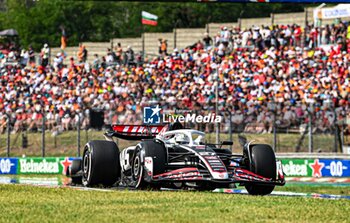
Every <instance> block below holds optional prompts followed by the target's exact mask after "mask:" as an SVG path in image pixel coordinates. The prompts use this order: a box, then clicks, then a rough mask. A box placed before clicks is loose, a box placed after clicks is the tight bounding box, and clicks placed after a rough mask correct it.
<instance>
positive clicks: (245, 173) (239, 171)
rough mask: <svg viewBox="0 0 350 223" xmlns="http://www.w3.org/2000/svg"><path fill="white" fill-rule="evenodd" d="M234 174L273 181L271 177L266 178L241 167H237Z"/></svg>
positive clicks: (240, 176)
mask: <svg viewBox="0 0 350 223" xmlns="http://www.w3.org/2000/svg"><path fill="white" fill-rule="evenodd" d="M234 176H235V177H239V178H245V179H251V180H260V181H272V179H271V178H266V177H263V176H260V175H257V174H255V173H252V172H250V171H248V170H245V169H241V168H236V170H235V172H234Z"/></svg>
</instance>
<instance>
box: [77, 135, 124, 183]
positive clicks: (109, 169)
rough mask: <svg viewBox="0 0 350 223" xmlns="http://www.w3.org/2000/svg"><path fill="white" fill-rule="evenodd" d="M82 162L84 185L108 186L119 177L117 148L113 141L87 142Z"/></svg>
mask: <svg viewBox="0 0 350 223" xmlns="http://www.w3.org/2000/svg"><path fill="white" fill-rule="evenodd" d="M82 162H83V163H82V171H83V178H82V182H83V185H84V186H95V185H103V186H105V187H109V186H112V185H113V184H114V183H115V182H116V181H117V180H118V179H119V178H120V169H121V168H120V163H119V149H118V147H117V145H116V144H115V143H114V142H111V141H104V140H94V141H90V142H88V143H87V144H86V146H85V148H84V153H83V161H82Z"/></svg>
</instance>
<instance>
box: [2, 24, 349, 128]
mask: <svg viewBox="0 0 350 223" xmlns="http://www.w3.org/2000/svg"><path fill="white" fill-rule="evenodd" d="M193 42H194V44H193V45H192V46H189V47H187V48H185V49H174V50H167V49H166V46H165V48H164V45H162V49H161V50H160V55H159V56H157V57H154V58H146V59H145V60H144V61H142V58H141V57H139V56H137V55H135V54H134V52H133V51H132V46H129V47H127V48H124V49H123V47H122V45H121V44H119V45H118V46H117V47H116V48H115V49H108V50H107V49H106V55H102V56H101V55H89V54H88V49H85V47H84V46H83V45H81V46H80V47H81V48H80V50H79V53H78V55H69V56H67V55H65V53H64V52H62V53H60V54H57V55H51V62H50V58H49V57H50V48H49V46H48V45H47V44H45V45H44V47H43V49H42V50H41V53H40V55H39V56H37V58H35V54H34V51H33V49H31V48H29V49H28V50H25V49H21V50H18V48H16V47H14V46H12V45H11V44H10V45H7V46H0V47H2V52H1V53H0V59H1V68H0V80H1V84H0V113H1V114H0V132H4V131H5V129H6V127H7V120H8V118H7V115H6V114H8V115H9V117H10V122H11V126H12V129H11V130H12V131H14V132H17V131H20V130H23V129H27V130H33V131H35V130H37V129H40V128H41V125H42V119H43V117H45V123H46V129H48V130H52V131H64V130H68V129H73V128H76V126H77V122H78V114H79V115H80V117H81V118H80V124H81V128H88V126H89V112H90V110H91V109H103V110H104V111H105V123H122V124H130V123H133V124H141V123H142V107H143V106H147V105H155V104H160V105H161V108H162V109H164V110H175V109H178V110H191V111H195V112H197V113H208V112H214V111H215V106H216V99H215V98H216V81H218V95H219V97H218V98H219V99H218V105H219V111H220V113H221V114H222V115H224V117H225V118H224V123H222V126H223V127H222V128H223V129H224V127H227V126H228V125H227V123H229V122H231V124H232V125H233V129H235V130H240V131H247V132H249V131H254V132H261V133H263V132H271V131H272V128H273V125H274V120H276V122H275V123H276V124H277V125H278V126H279V127H280V128H289V127H291V126H300V125H302V124H306V123H309V121H310V118H311V121H312V122H313V124H314V125H315V126H316V128H315V129H314V130H315V131H321V132H327V131H331V129H332V127H333V124H334V123H335V122H337V123H342V122H344V120H346V116H347V115H348V114H349V105H350V74H349V72H350V68H349V64H350V26H348V24H347V23H342V22H341V23H339V24H337V25H335V24H333V25H327V26H322V27H313V26H309V27H307V28H306V29H302V28H301V27H300V26H298V25H279V26H273V27H265V26H262V27H251V28H250V29H242V30H240V29H238V28H232V29H231V28H228V27H222V28H221V30H219V32H218V35H216V36H214V37H210V36H209V35H208V34H205V35H204V36H203V39H202V40H199V41H197V40H194V41H193ZM325 45H326V47H325ZM88 56H89V57H90V56H91V57H93V58H94V61H93V63H91V64H89V63H87V62H86V58H87V57H88ZM348 120H350V117H348ZM226 130H227V129H226Z"/></svg>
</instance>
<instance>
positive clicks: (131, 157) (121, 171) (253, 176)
mask: <svg viewBox="0 0 350 223" xmlns="http://www.w3.org/2000/svg"><path fill="white" fill-rule="evenodd" d="M105 137H106V140H95V141H90V142H88V143H87V144H86V146H85V148H84V153H83V157H82V159H81V160H74V161H73V164H72V166H71V168H69V169H68V173H67V175H68V176H70V177H71V178H72V182H73V183H78V182H81V183H82V184H83V185H84V186H88V187H90V186H95V185H103V186H113V185H116V186H126V187H132V188H136V189H145V188H161V187H162V188H179V189H180V188H194V189H198V190H213V189H215V188H229V187H231V188H232V187H235V186H236V185H235V184H236V183H238V184H240V185H241V186H245V188H246V189H247V191H248V192H249V194H254V195H266V194H270V193H271V192H272V191H273V189H274V187H275V185H284V184H285V180H284V173H283V170H282V165H281V162H280V161H276V158H275V153H274V151H273V150H272V148H271V147H270V146H269V145H266V144H253V143H252V142H248V141H247V140H246V139H245V138H244V137H240V139H239V141H240V143H241V145H242V146H243V153H242V154H233V153H232V152H231V150H229V149H223V148H222V146H225V145H226V146H227V145H232V142H228V141H224V142H222V143H221V144H220V145H216V144H209V143H206V141H205V133H203V132H201V131H197V130H192V129H184V128H183V127H182V125H181V124H180V123H174V124H170V125H167V126H142V125H113V126H111V130H110V131H107V132H106V133H105ZM113 137H117V138H121V139H126V140H137V141H139V142H138V143H137V144H136V145H135V146H130V147H127V148H125V149H123V150H122V151H120V150H119V148H118V145H117V143H116V142H114V141H113Z"/></svg>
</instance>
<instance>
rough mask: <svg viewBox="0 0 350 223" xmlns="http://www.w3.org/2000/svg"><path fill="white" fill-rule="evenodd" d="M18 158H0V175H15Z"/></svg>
mask: <svg viewBox="0 0 350 223" xmlns="http://www.w3.org/2000/svg"><path fill="white" fill-rule="evenodd" d="M17 166H18V158H0V174H17Z"/></svg>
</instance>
